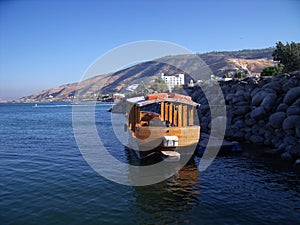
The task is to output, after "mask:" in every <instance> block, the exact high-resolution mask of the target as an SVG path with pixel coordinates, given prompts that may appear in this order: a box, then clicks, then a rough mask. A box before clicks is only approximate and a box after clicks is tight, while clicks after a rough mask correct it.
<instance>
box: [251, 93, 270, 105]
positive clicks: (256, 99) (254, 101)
mask: <svg viewBox="0 0 300 225" xmlns="http://www.w3.org/2000/svg"><path fill="white" fill-rule="evenodd" d="M266 95H267V92H264V91H260V92H257V93H256V94H255V95H254V96H253V97H252V105H254V106H259V105H260V104H261V102H262V100H263V99H264V97H265V96H266Z"/></svg>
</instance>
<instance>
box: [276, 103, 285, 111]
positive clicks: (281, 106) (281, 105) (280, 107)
mask: <svg viewBox="0 0 300 225" xmlns="http://www.w3.org/2000/svg"><path fill="white" fill-rule="evenodd" d="M287 109H288V105H287V104H284V103H280V104H279V106H278V107H277V109H276V111H277V112H286V110H287Z"/></svg>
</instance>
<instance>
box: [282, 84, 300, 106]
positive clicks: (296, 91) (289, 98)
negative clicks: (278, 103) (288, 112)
mask: <svg viewBox="0 0 300 225" xmlns="http://www.w3.org/2000/svg"><path fill="white" fill-rule="evenodd" d="M299 98H300V87H293V88H291V89H290V90H289V91H288V92H287V93H286V95H285V97H284V99H283V103H285V104H287V105H291V104H293V103H294V102H295V101H296V100H298V99H299Z"/></svg>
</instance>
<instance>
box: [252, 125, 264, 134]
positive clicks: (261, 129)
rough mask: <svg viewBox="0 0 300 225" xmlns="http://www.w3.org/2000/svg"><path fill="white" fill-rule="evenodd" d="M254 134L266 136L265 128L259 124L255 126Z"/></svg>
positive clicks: (253, 127)
mask: <svg viewBox="0 0 300 225" xmlns="http://www.w3.org/2000/svg"><path fill="white" fill-rule="evenodd" d="M251 131H252V134H256V135H263V134H264V126H260V125H259V124H254V125H253V126H252V128H251Z"/></svg>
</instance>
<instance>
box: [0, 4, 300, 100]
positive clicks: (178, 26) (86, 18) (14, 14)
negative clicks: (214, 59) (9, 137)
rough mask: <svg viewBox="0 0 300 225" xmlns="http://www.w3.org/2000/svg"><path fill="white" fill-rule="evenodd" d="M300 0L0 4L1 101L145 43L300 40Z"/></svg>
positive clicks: (200, 46)
mask: <svg viewBox="0 0 300 225" xmlns="http://www.w3.org/2000/svg"><path fill="white" fill-rule="evenodd" d="M299 8H300V1H298V0H281V1H279V0H273V1H271V0H270V1H267V0H265V1H264V0H252V1H250V0H249V1H230V0H229V1H221V0H219V1H214V0H211V1H197V0H194V1H190V0H185V1H171V0H167V1H159V0H154V1H121V0H119V1H116V0H110V1H93V0H87V1H84V0H82V1H68V0H62V1H58V0H54V1H43V0H40V1H39V0H4V1H0V98H2V99H8V100H10V99H15V98H19V97H22V96H25V95H29V94H33V93H35V92H38V91H41V90H43V89H47V88H51V87H56V86H59V85H61V84H66V83H73V82H77V81H79V80H80V78H81V77H82V75H83V73H84V71H85V70H86V69H87V67H88V66H89V65H90V64H91V63H92V62H93V61H94V60H95V59H96V58H98V57H99V56H101V55H103V54H104V53H105V52H107V51H109V50H110V49H112V48H115V47H117V46H119V45H122V44H126V43H129V42H134V41H141V40H163V41H169V42H174V43H176V44H179V45H181V46H184V47H186V48H188V49H190V50H192V51H194V52H199V53H204V52H209V51H223V50H241V49H250V48H266V47H271V46H274V45H275V43H276V42H278V41H282V42H291V41H295V42H300V29H299V27H300V26H299V25H300V13H299V12H298V11H299Z"/></svg>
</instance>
